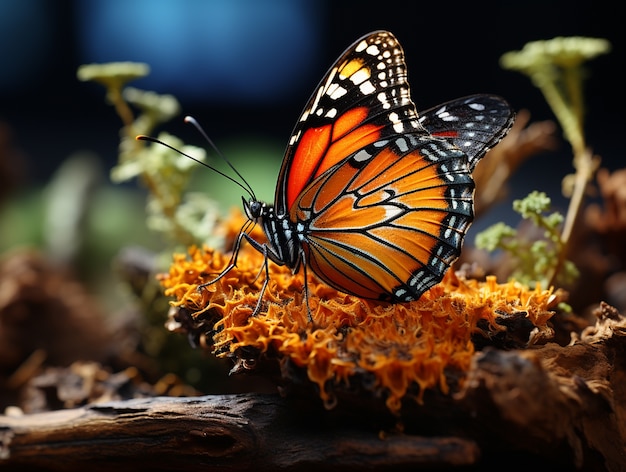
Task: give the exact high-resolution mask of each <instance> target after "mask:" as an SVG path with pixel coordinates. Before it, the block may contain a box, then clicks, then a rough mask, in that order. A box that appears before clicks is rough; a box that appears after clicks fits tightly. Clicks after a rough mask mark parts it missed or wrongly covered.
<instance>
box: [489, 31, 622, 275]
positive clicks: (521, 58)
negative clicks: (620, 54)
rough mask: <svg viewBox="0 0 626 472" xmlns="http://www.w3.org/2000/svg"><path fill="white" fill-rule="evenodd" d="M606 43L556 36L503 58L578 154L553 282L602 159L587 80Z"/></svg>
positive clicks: (504, 64) (566, 182)
mask: <svg viewBox="0 0 626 472" xmlns="http://www.w3.org/2000/svg"><path fill="white" fill-rule="evenodd" d="M610 48H611V45H610V43H609V42H608V41H607V40H605V39H598V38H585V37H556V38H553V39H550V40H545V41H532V42H529V43H527V44H526V45H525V46H524V48H523V49H522V50H521V51H511V52H508V53H506V54H504V55H503V56H502V57H501V59H500V64H501V66H502V67H503V68H505V69H511V70H516V71H518V72H521V73H523V74H525V75H527V76H529V77H530V79H531V80H532V82H533V84H534V85H535V86H536V87H538V88H539V89H540V90H541V92H542V93H543V95H544V97H545V99H546V101H547V103H548V105H549V106H550V108H551V109H552V111H553V112H554V114H555V116H556V118H557V120H558V122H559V124H560V125H561V128H562V129H563V133H564V136H565V139H566V140H567V141H568V142H569V143H570V144H571V146H572V150H573V153H574V159H573V165H574V169H575V174H574V175H571V176H566V178H565V179H564V186H563V189H564V193H565V194H566V196H568V197H570V204H569V207H568V210H567V215H566V217H565V219H564V222H563V227H562V230H561V232H560V235H557V234H556V233H555V234H554V235H552V236H551V238H553V239H556V238H557V236H558V240H559V241H558V244H556V248H557V249H558V251H559V252H558V254H557V263H556V264H555V265H554V266H553V267H552V273H551V274H550V277H549V279H548V283H549V284H553V283H555V282H556V281H557V279H558V278H559V277H560V274H561V272H567V270H568V269H567V267H565V268H564V265H566V257H567V251H568V243H569V241H570V237H571V234H572V230H573V228H574V225H575V222H576V218H577V216H578V213H579V210H580V207H581V205H582V202H583V199H584V195H585V191H586V188H587V185H588V184H589V182H590V181H591V179H592V178H593V176H594V174H595V171H596V170H597V169H598V166H599V163H600V158H599V157H597V156H594V155H593V153H592V151H591V149H589V148H588V146H587V143H586V140H585V133H584V115H585V110H584V96H583V81H584V78H585V76H586V73H585V68H584V64H585V62H586V61H588V60H590V59H593V58H595V57H597V56H599V55H600V54H606V53H608V52H609V51H610Z"/></svg>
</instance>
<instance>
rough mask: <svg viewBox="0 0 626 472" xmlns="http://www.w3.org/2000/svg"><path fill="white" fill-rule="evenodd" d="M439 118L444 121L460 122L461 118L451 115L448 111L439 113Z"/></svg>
mask: <svg viewBox="0 0 626 472" xmlns="http://www.w3.org/2000/svg"><path fill="white" fill-rule="evenodd" d="M437 116H439V119H441V120H442V121H459V117H458V116H457V115H451V114H450V113H449V112H447V111H444V112H442V113H439V114H438V115H437Z"/></svg>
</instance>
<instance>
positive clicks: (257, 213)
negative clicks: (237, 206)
mask: <svg viewBox="0 0 626 472" xmlns="http://www.w3.org/2000/svg"><path fill="white" fill-rule="evenodd" d="M241 199H242V201H243V209H244V211H245V212H246V216H247V217H248V219H249V220H252V221H254V222H256V223H258V222H259V219H260V218H261V217H262V216H263V213H264V208H265V207H266V205H265V203H263V202H260V201H258V200H257V199H255V198H250V199H249V200H246V198H245V197H241Z"/></svg>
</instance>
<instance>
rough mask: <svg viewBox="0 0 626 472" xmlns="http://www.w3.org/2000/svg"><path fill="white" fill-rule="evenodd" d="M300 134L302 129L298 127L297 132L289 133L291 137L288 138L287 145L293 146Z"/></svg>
mask: <svg viewBox="0 0 626 472" xmlns="http://www.w3.org/2000/svg"><path fill="white" fill-rule="evenodd" d="M301 134H302V130H301V129H299V130H298V132H297V133H295V134H293V135H291V138H290V139H289V145H290V146H293V145H294V144H296V143H297V142H298V140H299V139H300V135H301Z"/></svg>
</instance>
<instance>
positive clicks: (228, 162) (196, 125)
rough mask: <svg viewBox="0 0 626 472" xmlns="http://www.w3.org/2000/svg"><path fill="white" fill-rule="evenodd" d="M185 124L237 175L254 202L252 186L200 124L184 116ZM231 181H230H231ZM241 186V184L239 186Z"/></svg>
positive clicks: (191, 117)
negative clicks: (191, 126)
mask: <svg viewBox="0 0 626 472" xmlns="http://www.w3.org/2000/svg"><path fill="white" fill-rule="evenodd" d="M184 121H185V123H190V124H192V125H193V126H194V127H195V128H196V129H197V130H198V131H199V132H200V134H201V135H202V137H203V138H204V139H206V141H207V142H208V143H209V146H211V148H213V150H214V151H215V153H216V154H217V155H218V156H219V157H220V159H222V160H223V161H224V162H225V163H226V164H228V167H230V168H231V169H232V170H233V172H234V173H235V174H237V177H239V178H240V179H241V181H242V182H243V184H244V185H245V186H246V187H247V192H248V193H249V194H250V196H251V197H252V198H253V199H255V200H256V196H255V195H254V190H252V186H251V185H250V184H249V183H248V181H247V180H246V179H244V177H243V175H241V174H240V173H239V171H238V170H237V169H236V168H235V166H234V165H233V164H232V163H231V162H230V161H229V160H228V159H227V158H226V156H224V154H222V153H221V152H220V150H219V149H218V148H217V146H216V145H215V144H214V143H213V141H212V140H211V138H209V135H208V134H206V132H205V131H204V128H202V126H200V123H198V121H197V120H196V119H195V118H194V117H193V116H186V117H185V120H184ZM231 180H232V179H231ZM240 186H241V184H240Z"/></svg>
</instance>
